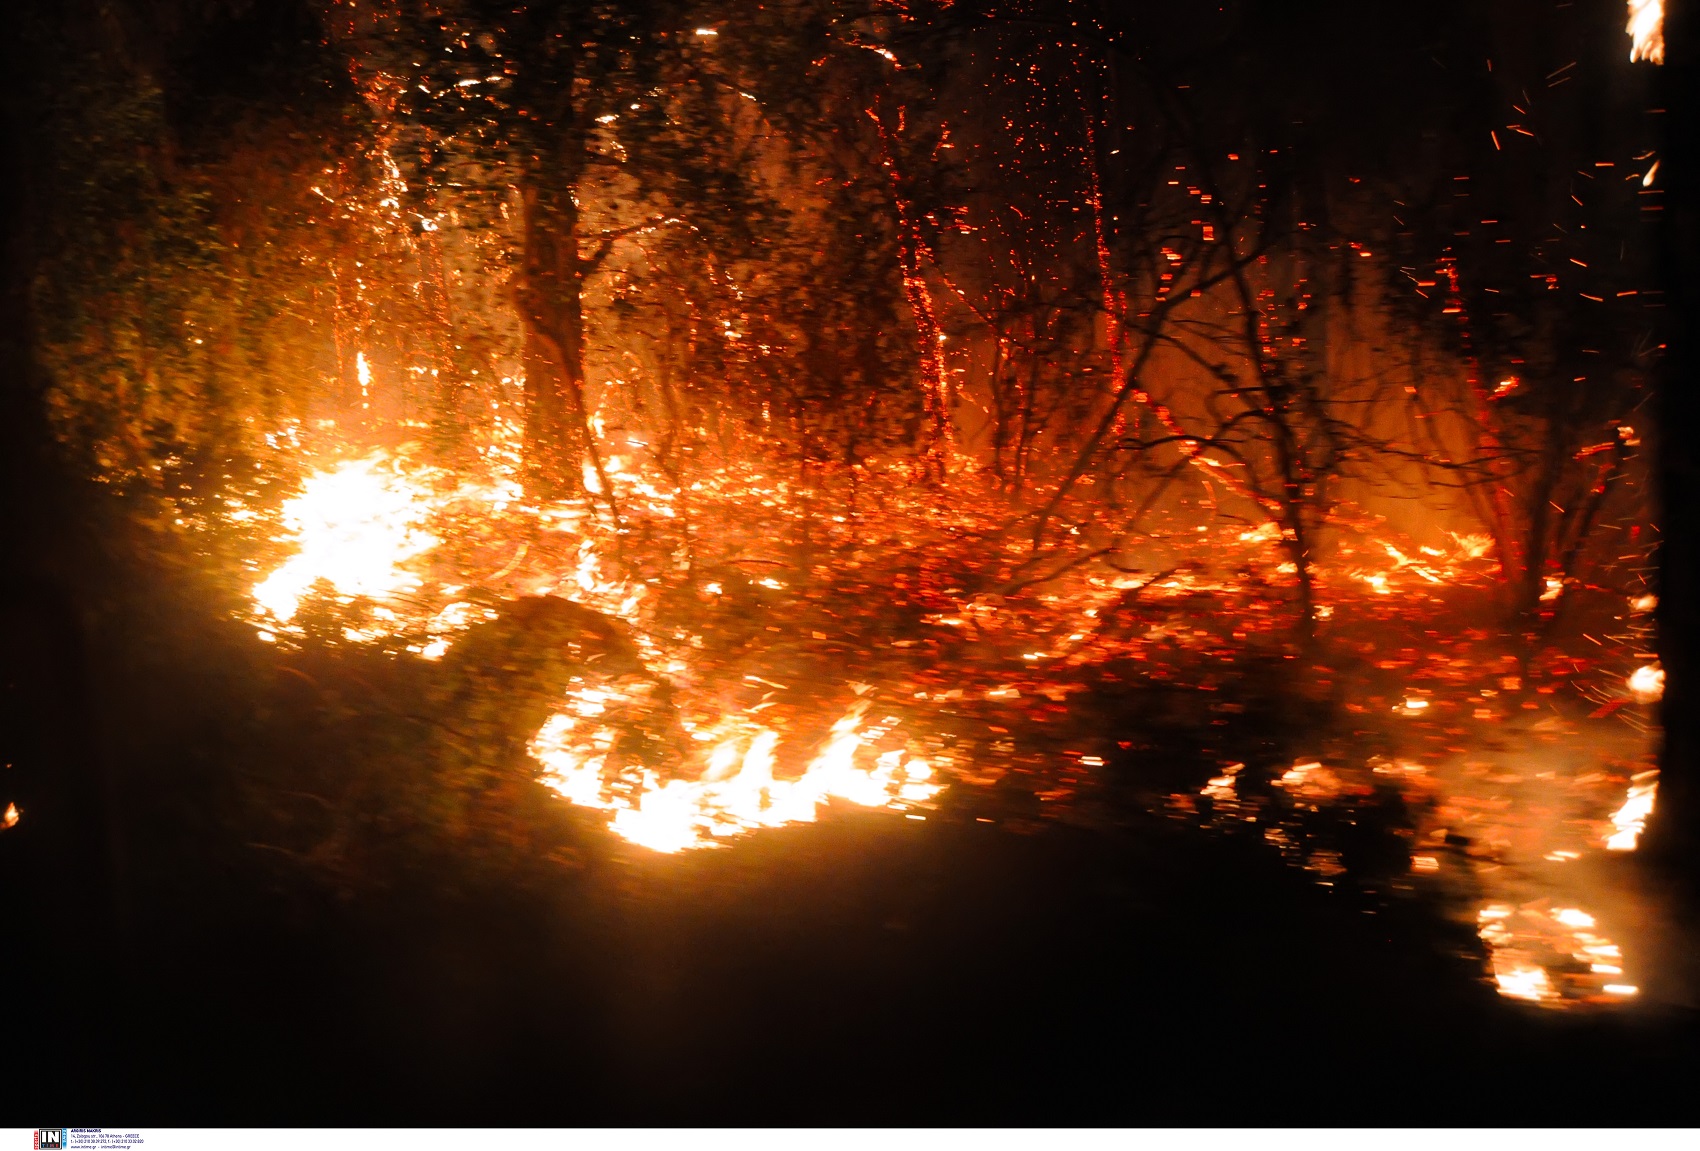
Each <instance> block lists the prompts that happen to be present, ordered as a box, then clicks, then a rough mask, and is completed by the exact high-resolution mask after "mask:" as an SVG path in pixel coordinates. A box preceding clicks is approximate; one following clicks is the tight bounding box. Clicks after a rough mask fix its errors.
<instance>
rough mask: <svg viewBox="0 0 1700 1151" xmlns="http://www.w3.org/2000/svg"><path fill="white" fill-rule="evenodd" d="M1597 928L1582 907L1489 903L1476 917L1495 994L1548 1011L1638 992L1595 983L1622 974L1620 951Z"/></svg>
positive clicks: (1626, 986)
mask: <svg viewBox="0 0 1700 1151" xmlns="http://www.w3.org/2000/svg"><path fill="white" fill-rule="evenodd" d="M1596 926H1597V924H1596V921H1595V919H1594V917H1593V916H1592V915H1590V914H1588V913H1587V912H1586V911H1583V910H1581V909H1580V908H1576V907H1557V908H1552V909H1550V910H1549V909H1547V908H1545V906H1544V905H1543V904H1541V903H1532V904H1525V905H1523V906H1522V907H1512V906H1510V905H1509V904H1504V903H1493V904H1489V905H1488V906H1486V907H1484V908H1482V909H1481V911H1479V912H1478V913H1477V914H1476V933H1477V934H1478V935H1479V936H1480V937H1481V939H1482V942H1484V943H1486V944H1487V945H1488V954H1489V960H1490V963H1491V966H1492V970H1493V979H1494V983H1495V984H1496V985H1497V986H1498V988H1499V993H1500V994H1501V995H1504V996H1506V997H1507V998H1510V999H1522V1000H1526V1001H1528V1002H1531V1003H1539V1004H1542V1005H1543V1006H1548V1007H1559V1006H1564V1005H1565V1003H1566V1001H1569V1002H1572V1003H1574V1002H1576V1001H1578V1000H1581V1001H1592V1002H1596V1003H1598V1002H1601V998H1600V997H1601V996H1602V995H1605V996H1622V995H1634V994H1635V993H1636V990H1637V989H1636V987H1635V986H1634V985H1633V984H1628V983H1606V982H1604V981H1603V979H1601V978H1599V977H1600V976H1621V975H1622V974H1623V966H1622V964H1623V951H1622V949H1621V948H1619V947H1618V945H1617V944H1615V943H1613V942H1612V941H1611V940H1609V939H1607V938H1606V937H1605V936H1603V935H1599V934H1597V933H1596V931H1595V928H1596Z"/></svg>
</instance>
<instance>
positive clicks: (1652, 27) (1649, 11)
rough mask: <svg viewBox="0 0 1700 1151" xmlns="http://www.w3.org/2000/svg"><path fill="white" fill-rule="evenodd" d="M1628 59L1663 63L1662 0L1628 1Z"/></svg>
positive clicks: (1663, 17)
mask: <svg viewBox="0 0 1700 1151" xmlns="http://www.w3.org/2000/svg"><path fill="white" fill-rule="evenodd" d="M1625 31H1627V32H1628V33H1629V39H1630V41H1631V44H1630V48H1629V59H1630V60H1631V61H1634V60H1646V61H1649V62H1651V63H1653V64H1663V63H1664V62H1665V3H1664V0H1629V24H1628V26H1627V27H1626V28H1625Z"/></svg>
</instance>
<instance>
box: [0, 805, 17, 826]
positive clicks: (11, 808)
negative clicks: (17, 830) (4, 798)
mask: <svg viewBox="0 0 1700 1151" xmlns="http://www.w3.org/2000/svg"><path fill="white" fill-rule="evenodd" d="M18 818H19V817H18V805H17V804H15V803H8V804H7V805H6V812H5V814H4V815H0V828H7V827H16V826H17V825H18Z"/></svg>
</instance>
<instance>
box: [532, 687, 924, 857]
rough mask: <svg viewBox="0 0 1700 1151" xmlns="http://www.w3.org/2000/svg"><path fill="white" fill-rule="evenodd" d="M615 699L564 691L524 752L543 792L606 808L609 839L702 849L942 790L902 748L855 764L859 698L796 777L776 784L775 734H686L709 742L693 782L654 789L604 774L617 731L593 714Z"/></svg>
mask: <svg viewBox="0 0 1700 1151" xmlns="http://www.w3.org/2000/svg"><path fill="white" fill-rule="evenodd" d="M617 698H618V697H617V696H616V695H614V694H613V693H611V692H604V691H597V690H594V689H590V688H577V689H574V690H572V691H570V692H569V693H568V700H567V707H566V710H564V711H561V712H558V713H556V714H555V715H553V716H551V717H550V718H549V721H548V722H547V723H545V724H544V725H543V728H542V730H540V731H539V732H538V733H537V737H536V738H535V739H533V740H532V742H531V747H530V751H531V754H532V756H533V757H534V758H536V759H537V760H538V762H539V763H541V764H542V765H543V782H544V783H545V784H546V785H547V786H548V787H550V788H551V789H552V790H554V791H555V792H556V793H557V794H559V795H560V796H561V797H562V798H564V799H566V800H568V801H569V802H571V803H574V804H577V805H579V806H581V807H590V808H597V809H600V810H604V811H613V813H614V817H613V820H612V822H611V823H610V827H611V828H612V829H613V831H614V833H615V834H616V835H619V836H620V837H622V838H623V839H626V840H629V841H630V842H632V843H635V844H638V845H639V846H641V847H647V848H649V849H651V850H653V851H661V852H676V851H683V850H686V849H687V848H697V847H710V846H713V845H714V844H715V843H716V841H718V840H723V839H725V838H727V837H729V836H734V835H738V834H741V833H743V832H746V831H752V830H754V829H757V828H762V827H779V826H782V825H784V824H788V823H812V822H814V820H815V816H816V811H817V809H818V808H819V807H820V805H821V804H824V803H826V802H828V801H829V800H833V799H842V800H846V801H848V802H850V803H854V804H858V805H860V806H862V807H885V808H890V809H893V810H902V809H904V808H906V807H909V806H911V805H913V804H916V803H923V802H925V801H927V800H929V799H931V798H932V797H933V796H935V795H937V794H938V793H939V792H940V791H941V790H943V786H942V785H941V784H939V783H936V782H934V780H933V769H932V766H931V765H930V764H928V763H927V761H926V760H924V759H910V760H909V761H908V762H907V763H905V762H903V753H902V751H900V750H892V751H887V752H885V753H884V754H882V755H880V756H878V757H877V758H876V759H875V762H874V764H873V766H872V767H864V766H859V765H858V764H857V762H856V759H857V754H858V752H860V751H861V750H862V746H863V744H864V743H865V742H866V739H867V736H866V733H864V732H863V731H862V730H861V729H862V717H863V715H864V713H865V712H866V710H867V705H866V703H865V702H864V703H857V704H856V705H854V706H853V707H852V708H851V709H850V711H849V712H847V713H846V714H845V715H844V716H843V718H841V719H839V720H838V722H837V723H835V724H833V725H832V731H831V733H830V735H829V736H828V738H827V741H826V744H825V745H824V746H823V747H822V748H821V749H820V751H819V752H817V753H816V754H815V756H814V758H813V759H812V760H810V761H809V764H808V766H807V767H806V768H805V770H804V771H803V774H802V775H801V776H800V777H798V778H796V779H777V778H775V776H774V774H773V769H774V766H775V765H776V763H777V757H776V755H775V752H776V750H777V748H778V745H779V735H778V733H777V732H774V731H772V730H770V729H768V728H756V729H754V732H753V734H751V733H750V731H749V730H748V729H747V728H746V729H745V730H743V731H734V732H733V733H731V734H729V735H726V736H724V737H722V738H717V737H716V736H715V735H714V734H712V733H708V732H698V733H694V734H695V735H696V736H697V737H698V738H699V739H701V737H703V736H707V738H706V739H702V742H705V743H713V744H714V746H713V747H712V748H711V749H710V750H709V751H708V753H707V755H706V756H705V757H704V759H705V760H706V765H705V766H704V767H703V768H702V770H701V773H700V774H699V776H698V777H697V778H696V779H694V780H687V779H675V780H671V781H669V782H668V783H666V784H662V783H661V782H660V781H659V780H658V779H657V777H656V775H655V773H654V772H653V771H650V770H647V769H645V768H642V767H634V768H632V769H630V770H627V771H622V772H611V771H609V764H608V758H609V753H610V751H611V750H612V748H613V744H614V740H615V732H614V730H613V728H611V727H609V726H608V725H607V724H606V723H604V722H602V721H601V717H602V716H603V715H604V713H605V712H606V710H607V704H608V703H609V702H611V701H613V700H615V699H617ZM585 721H590V722H585Z"/></svg>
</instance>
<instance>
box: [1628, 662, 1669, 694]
mask: <svg viewBox="0 0 1700 1151" xmlns="http://www.w3.org/2000/svg"><path fill="white" fill-rule="evenodd" d="M1629 690H1630V692H1631V694H1633V695H1634V696H1635V698H1636V699H1637V700H1639V701H1640V702H1641V703H1657V702H1658V701H1659V700H1661V699H1663V698H1664V697H1665V669H1664V668H1662V667H1660V666H1659V665H1658V664H1656V663H1649V664H1645V665H1643V666H1641V667H1638V668H1636V669H1635V674H1633V675H1631V676H1630V677H1629Z"/></svg>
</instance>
